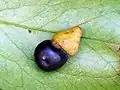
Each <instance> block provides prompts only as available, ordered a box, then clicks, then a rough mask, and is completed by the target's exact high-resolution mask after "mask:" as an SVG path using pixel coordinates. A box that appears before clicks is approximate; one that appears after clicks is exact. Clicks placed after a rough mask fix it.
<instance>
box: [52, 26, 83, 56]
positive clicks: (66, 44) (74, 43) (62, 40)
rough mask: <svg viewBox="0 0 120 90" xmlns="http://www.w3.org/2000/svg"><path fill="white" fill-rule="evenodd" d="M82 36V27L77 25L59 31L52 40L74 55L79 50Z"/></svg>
mask: <svg viewBox="0 0 120 90" xmlns="http://www.w3.org/2000/svg"><path fill="white" fill-rule="evenodd" d="M81 36H82V30H81V28H80V27H79V26H75V27H72V28H70V29H68V30H66V31H60V32H57V33H56V34H55V35H54V36H53V38H52V40H53V41H54V42H55V43H57V44H58V45H59V46H60V47H62V48H63V49H64V50H65V51H66V52H67V53H68V54H69V55H71V56H73V55H75V54H76V52H77V51H78V48H79V46H80V38H81Z"/></svg>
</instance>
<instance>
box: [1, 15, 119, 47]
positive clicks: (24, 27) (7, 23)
mask: <svg viewBox="0 0 120 90" xmlns="http://www.w3.org/2000/svg"><path fill="white" fill-rule="evenodd" d="M96 18H98V16H97V17H94V19H96ZM90 20H91V19H90ZM90 20H88V21H85V22H83V23H81V24H87V23H88V22H90ZM0 24H3V25H8V26H14V27H19V28H23V29H24V30H31V31H40V32H48V33H56V32H57V31H52V30H45V29H42V28H39V27H38V28H37V27H30V26H27V25H21V24H17V23H13V22H8V21H5V20H0ZM81 24H79V25H81ZM82 38H83V39H89V40H94V41H100V42H104V43H111V44H112V43H113V44H115V45H119V44H120V43H116V42H110V41H104V40H101V39H97V38H90V37H86V36H82Z"/></svg>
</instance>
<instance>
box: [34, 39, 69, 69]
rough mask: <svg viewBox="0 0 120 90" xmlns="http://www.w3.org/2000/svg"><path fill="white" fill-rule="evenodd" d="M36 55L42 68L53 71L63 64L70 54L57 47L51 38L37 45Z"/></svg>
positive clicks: (37, 61)
mask: <svg viewBox="0 0 120 90" xmlns="http://www.w3.org/2000/svg"><path fill="white" fill-rule="evenodd" d="M34 57H35V60H36V63H37V65H38V66H39V67H40V68H41V69H44V70H45V71H52V70H55V69H58V68H60V67H61V66H63V65H64V64H65V63H66V61H67V60H68V57H69V55H68V54H67V52H66V51H64V50H63V49H61V48H57V47H55V46H54V45H53V44H52V41H51V40H45V41H43V42H41V43H40V44H39V45H38V46H37V47H36V49H35V52H34Z"/></svg>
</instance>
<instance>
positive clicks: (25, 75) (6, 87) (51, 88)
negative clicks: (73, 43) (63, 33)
mask: <svg viewBox="0 0 120 90" xmlns="http://www.w3.org/2000/svg"><path fill="white" fill-rule="evenodd" d="M75 25H80V27H82V28H83V31H84V35H83V37H82V40H81V44H80V45H81V48H80V50H79V52H78V53H77V54H76V55H75V56H73V57H71V58H70V59H69V60H68V62H67V63H66V64H65V65H64V66H63V67H62V68H60V69H59V70H56V71H53V72H44V71H42V70H41V69H39V68H38V67H37V66H36V64H35V61H34V57H33V53H34V49H35V47H36V45H37V44H39V43H40V42H41V41H43V40H46V39H50V38H51V37H52V35H53V34H55V32H57V31H59V30H65V29H67V28H70V27H72V26H75ZM0 89H2V90H119V89H120V0H0Z"/></svg>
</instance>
